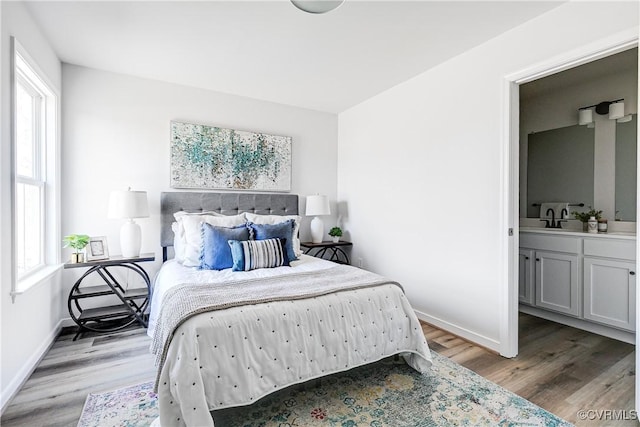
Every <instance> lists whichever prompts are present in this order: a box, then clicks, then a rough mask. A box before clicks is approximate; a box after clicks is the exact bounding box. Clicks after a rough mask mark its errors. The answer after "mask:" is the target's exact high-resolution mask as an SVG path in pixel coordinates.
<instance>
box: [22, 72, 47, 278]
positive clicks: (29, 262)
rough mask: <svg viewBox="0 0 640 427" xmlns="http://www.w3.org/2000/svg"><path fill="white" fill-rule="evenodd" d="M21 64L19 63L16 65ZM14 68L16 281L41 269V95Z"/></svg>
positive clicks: (42, 111)
mask: <svg viewBox="0 0 640 427" xmlns="http://www.w3.org/2000/svg"><path fill="white" fill-rule="evenodd" d="M20 62H22V63H20ZM20 62H17V64H18V66H17V67H16V71H17V73H16V77H17V78H16V102H15V108H16V112H15V115H16V133H15V161H16V164H15V171H16V178H15V180H16V188H15V233H16V234H15V245H16V248H15V253H16V273H17V276H18V280H19V279H20V278H22V277H24V276H25V275H26V274H28V273H30V272H33V271H35V270H37V269H38V268H40V267H43V266H44V241H45V239H44V207H45V203H44V196H45V191H46V189H45V173H44V171H43V170H42V169H43V166H42V163H43V162H42V158H43V157H44V154H45V152H46V150H45V144H44V131H43V123H44V117H43V113H44V110H45V109H44V106H43V104H44V95H43V94H42V92H40V91H39V90H38V88H37V86H35V85H34V84H33V83H31V82H29V80H28V79H27V78H26V76H25V75H24V74H23V73H21V72H20V71H21V69H22V68H23V67H24V66H26V64H25V63H24V62H23V61H20Z"/></svg>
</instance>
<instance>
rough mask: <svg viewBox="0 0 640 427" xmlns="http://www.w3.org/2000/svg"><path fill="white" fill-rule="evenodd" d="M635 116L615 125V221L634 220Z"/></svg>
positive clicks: (636, 137) (635, 169)
mask: <svg viewBox="0 0 640 427" xmlns="http://www.w3.org/2000/svg"><path fill="white" fill-rule="evenodd" d="M637 119H638V116H637V114H633V115H632V120H631V121H629V122H625V123H616V219H619V220H622V221H635V220H636V195H637V191H636V182H637V181H636V174H637V170H638V168H637V164H636V162H637V157H636V151H637V141H638V126H637V122H636V120H637Z"/></svg>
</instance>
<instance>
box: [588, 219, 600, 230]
mask: <svg viewBox="0 0 640 427" xmlns="http://www.w3.org/2000/svg"><path fill="white" fill-rule="evenodd" d="M587 231H588V232H589V233H597V232H598V220H597V219H596V217H595V216H592V217H591V218H589V221H587Z"/></svg>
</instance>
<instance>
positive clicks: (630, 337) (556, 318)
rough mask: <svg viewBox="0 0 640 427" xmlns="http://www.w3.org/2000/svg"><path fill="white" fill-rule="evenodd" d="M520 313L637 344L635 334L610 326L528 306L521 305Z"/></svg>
mask: <svg viewBox="0 0 640 427" xmlns="http://www.w3.org/2000/svg"><path fill="white" fill-rule="evenodd" d="M519 311H521V312H523V313H526V314H530V315H532V316H536V317H541V318H543V319H547V320H551V321H552V322H557V323H562V324H563V325H567V326H571V327H572V328H576V329H582V330H584V331H587V332H591V333H594V334H598V335H603V336H605V337H609V338H613V339H614V340H618V341H623V342H626V343H628V344H634V345H635V343H636V335H635V333H633V332H626V331H622V330H620V329H616V328H610V327H608V326H604V325H600V324H598V323H593V322H589V321H587V320H582V319H576V318H575V317H571V316H564V315H562V314H559V313H558V314H557V313H554V312H552V311H549V310H543V309H540V308H537V307H531V306H528V305H524V304H520V307H519Z"/></svg>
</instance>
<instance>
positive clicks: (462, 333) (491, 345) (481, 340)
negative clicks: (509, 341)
mask: <svg viewBox="0 0 640 427" xmlns="http://www.w3.org/2000/svg"><path fill="white" fill-rule="evenodd" d="M414 312H415V313H416V316H418V319H420V320H422V321H424V322H427V323H429V324H431V325H433V326H437V327H438V328H440V329H443V330H445V331H447V332H451V333H452V334H454V335H457V336H459V337H461V338H464V339H466V340H469V341H471V342H473V343H475V344H478V345H481V346H483V347H486V348H488V349H489V350H493V351H495V352H497V353H500V342H499V341H497V340H494V339H492V338H489V337H485V336H484V335H480V334H478V333H476V332H473V331H470V330H468V329H466V328H463V327H461V326H458V325H454V324H453V323H450V322H447V321H445V320H442V319H439V318H437V317H434V316H431V315H428V314H426V313H422V312H421V311H418V310H414Z"/></svg>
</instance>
